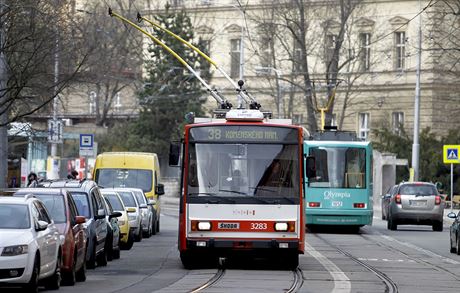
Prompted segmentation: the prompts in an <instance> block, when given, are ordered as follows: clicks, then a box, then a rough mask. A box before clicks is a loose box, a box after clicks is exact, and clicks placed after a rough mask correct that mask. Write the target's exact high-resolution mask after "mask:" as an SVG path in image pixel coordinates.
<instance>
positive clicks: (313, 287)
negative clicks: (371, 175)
mask: <svg viewBox="0 0 460 293" xmlns="http://www.w3.org/2000/svg"><path fill="white" fill-rule="evenodd" d="M379 216H380V215H379V214H378V213H376V215H375V218H374V224H373V226H368V227H364V228H362V229H361V232H360V233H359V234H352V233H348V232H346V231H342V229H335V230H321V231H314V232H315V233H308V234H307V237H306V239H307V240H306V253H305V254H304V255H302V256H301V258H300V266H299V268H300V270H298V271H281V270H277V269H276V268H271V267H268V266H267V264H266V263H265V262H257V261H256V262H251V261H250V260H245V261H240V262H236V263H234V264H232V265H231V266H230V267H228V268H227V269H225V270H224V271H219V270H218V269H217V268H209V269H203V270H191V271H189V270H185V269H183V268H182V265H181V262H180V260H179V255H178V251H177V245H176V243H177V209H176V207H174V206H169V207H164V208H163V210H162V216H161V217H162V218H161V232H160V233H159V234H158V235H155V236H152V237H150V238H149V239H143V240H142V242H136V243H135V245H134V247H133V248H132V249H131V250H130V251H122V254H121V259H119V260H114V261H112V262H109V264H108V266H107V267H98V268H96V269H95V270H88V274H87V281H86V282H83V283H77V284H76V285H75V286H73V287H61V289H60V291H61V292H79V293H81V292H91V293H103V292H132V293H137V292H191V291H192V290H193V289H197V288H199V287H200V286H201V285H203V284H206V283H207V281H208V280H210V279H212V280H214V281H215V282H214V283H213V284H212V285H210V286H209V287H207V288H206V289H203V290H201V291H200V290H198V291H196V292H456V291H458V288H459V286H460V256H458V255H456V254H451V253H450V252H449V234H448V233H449V232H448V226H449V224H448V223H447V222H446V223H445V227H444V231H443V232H433V231H431V227H428V226H426V227H425V226H399V227H398V231H389V230H387V229H386V222H385V221H382V220H380V219H379ZM254 264H255V265H254ZM0 291H1V292H2V293H3V292H6V291H5V289H3V288H0ZM41 291H42V292H45V290H44V289H43V290H41ZM12 292H20V291H19V290H13V291H12Z"/></svg>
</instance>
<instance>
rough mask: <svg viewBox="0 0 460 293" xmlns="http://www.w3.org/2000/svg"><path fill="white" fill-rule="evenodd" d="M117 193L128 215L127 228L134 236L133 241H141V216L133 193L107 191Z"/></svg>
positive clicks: (128, 191)
mask: <svg viewBox="0 0 460 293" xmlns="http://www.w3.org/2000/svg"><path fill="white" fill-rule="evenodd" d="M109 190H113V191H115V192H117V193H118V194H119V195H120V197H121V200H122V201H123V203H124V204H125V207H126V212H127V213H128V220H129V226H130V227H131V229H132V232H133V235H134V241H137V242H139V241H141V240H142V216H141V213H140V206H139V202H138V201H137V198H136V196H134V192H132V191H130V190H127V189H124V188H113V189H109Z"/></svg>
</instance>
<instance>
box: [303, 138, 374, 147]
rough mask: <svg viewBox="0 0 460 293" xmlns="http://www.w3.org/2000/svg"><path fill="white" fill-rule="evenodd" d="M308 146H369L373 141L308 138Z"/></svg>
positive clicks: (306, 142)
mask: <svg viewBox="0 0 460 293" xmlns="http://www.w3.org/2000/svg"><path fill="white" fill-rule="evenodd" d="M305 144H307V145H308V146H342V147H345V146H359V147H367V146H369V145H370V144H371V143H370V142H369V141H331V140H306V141H305Z"/></svg>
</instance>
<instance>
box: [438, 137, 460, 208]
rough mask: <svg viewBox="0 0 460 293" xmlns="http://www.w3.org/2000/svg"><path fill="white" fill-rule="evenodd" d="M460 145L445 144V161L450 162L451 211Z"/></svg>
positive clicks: (459, 162) (459, 159)
mask: <svg viewBox="0 0 460 293" xmlns="http://www.w3.org/2000/svg"><path fill="white" fill-rule="evenodd" d="M459 152H460V145H444V147H443V156H442V157H443V162H444V164H450V211H451V212H452V210H453V208H454V205H453V204H454V200H453V199H454V164H460V158H459Z"/></svg>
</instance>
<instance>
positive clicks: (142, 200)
mask: <svg viewBox="0 0 460 293" xmlns="http://www.w3.org/2000/svg"><path fill="white" fill-rule="evenodd" d="M133 193H134V195H135V196H136V198H137V202H138V203H139V204H143V203H146V202H145V196H144V193H142V192H141V191H133Z"/></svg>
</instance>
